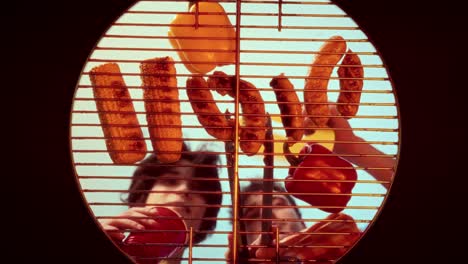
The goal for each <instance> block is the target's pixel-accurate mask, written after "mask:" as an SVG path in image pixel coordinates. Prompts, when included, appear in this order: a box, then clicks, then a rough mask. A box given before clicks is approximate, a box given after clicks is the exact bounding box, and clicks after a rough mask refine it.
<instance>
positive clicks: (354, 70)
mask: <svg viewBox="0 0 468 264" xmlns="http://www.w3.org/2000/svg"><path fill="white" fill-rule="evenodd" d="M350 66H351V67H350ZM338 77H339V78H340V90H341V91H340V95H339V96H338V103H339V104H338V106H337V107H336V108H337V110H338V112H340V114H341V115H343V116H345V117H346V118H351V117H353V116H355V115H356V113H357V111H358V109H359V102H360V101H361V91H362V87H363V86H364V81H363V80H362V78H364V69H363V67H362V64H361V60H360V59H359V56H358V55H357V54H356V53H354V52H353V51H352V50H351V49H349V50H348V52H347V53H346V55H345V57H344V59H343V61H342V62H341V65H340V68H339V69H338ZM341 78H344V79H341ZM348 78H353V79H348ZM349 91H356V92H349Z"/></svg>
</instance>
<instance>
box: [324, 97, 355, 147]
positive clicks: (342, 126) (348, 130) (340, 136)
mask: <svg viewBox="0 0 468 264" xmlns="http://www.w3.org/2000/svg"><path fill="white" fill-rule="evenodd" d="M329 109H330V114H331V115H332V116H338V117H330V119H329V120H328V126H329V127H330V128H332V129H336V130H334V132H335V140H336V141H349V140H352V139H353V138H354V137H355V135H354V133H353V130H352V127H351V125H350V124H349V122H348V119H346V118H344V117H341V116H340V113H339V112H338V110H337V109H336V105H330V106H329Z"/></svg>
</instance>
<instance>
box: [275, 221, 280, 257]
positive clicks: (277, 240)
mask: <svg viewBox="0 0 468 264" xmlns="http://www.w3.org/2000/svg"><path fill="white" fill-rule="evenodd" d="M275 237H276V263H280V262H279V261H280V253H279V240H280V239H279V227H277V226H276V227H275Z"/></svg>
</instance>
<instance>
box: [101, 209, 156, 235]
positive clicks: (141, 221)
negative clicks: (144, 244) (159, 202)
mask: <svg viewBox="0 0 468 264" xmlns="http://www.w3.org/2000/svg"><path fill="white" fill-rule="evenodd" d="M155 213H156V209H155V208H151V207H132V208H130V209H129V210H127V211H125V212H124V213H122V214H120V215H118V216H117V218H111V219H102V220H100V221H99V223H100V224H101V226H102V228H103V229H104V231H106V233H107V234H108V235H109V236H110V237H111V238H112V239H114V240H116V241H121V240H122V239H124V237H125V235H124V233H123V230H125V229H138V230H144V229H145V226H150V225H154V224H156V222H155V221H154V220H153V219H148V217H152V216H154V215H155Z"/></svg>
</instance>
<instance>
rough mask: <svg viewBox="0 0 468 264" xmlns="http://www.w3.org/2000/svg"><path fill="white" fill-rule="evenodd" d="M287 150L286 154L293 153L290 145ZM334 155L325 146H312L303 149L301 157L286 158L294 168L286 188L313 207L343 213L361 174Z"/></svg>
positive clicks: (290, 172) (288, 156)
mask: <svg viewBox="0 0 468 264" xmlns="http://www.w3.org/2000/svg"><path fill="white" fill-rule="evenodd" d="M284 149H285V153H286V154H291V152H289V148H288V147H287V146H285V147H284ZM333 154H334V153H333V152H331V151H330V150H328V149H327V148H325V147H324V146H322V145H319V144H308V145H306V146H304V148H302V150H301V152H300V154H299V158H296V157H292V156H291V155H286V158H287V159H288V161H289V162H290V163H291V165H293V167H291V168H290V169H289V173H288V174H289V175H288V177H287V178H286V182H285V187H286V190H287V191H288V192H290V193H291V194H292V195H293V196H295V197H296V198H298V199H301V200H303V201H305V202H307V203H309V204H310V205H312V206H317V207H318V208H319V209H321V210H323V211H326V212H329V213H339V212H341V211H342V210H343V209H344V207H346V204H347V203H348V202H349V200H350V199H351V191H352V190H353V188H354V185H355V181H356V179H357V173H356V170H355V169H354V167H353V165H352V164H351V163H349V162H348V161H347V160H345V159H343V158H341V157H339V156H336V155H333ZM304 180H311V181H304ZM321 193H323V194H326V195H320V194H321ZM329 206H331V207H329Z"/></svg>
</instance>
